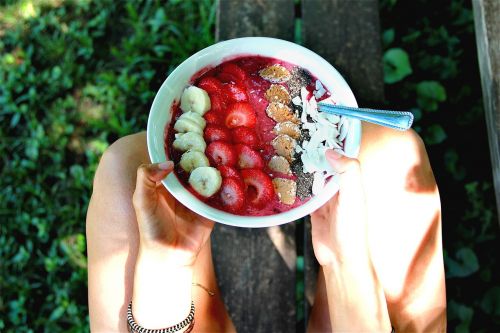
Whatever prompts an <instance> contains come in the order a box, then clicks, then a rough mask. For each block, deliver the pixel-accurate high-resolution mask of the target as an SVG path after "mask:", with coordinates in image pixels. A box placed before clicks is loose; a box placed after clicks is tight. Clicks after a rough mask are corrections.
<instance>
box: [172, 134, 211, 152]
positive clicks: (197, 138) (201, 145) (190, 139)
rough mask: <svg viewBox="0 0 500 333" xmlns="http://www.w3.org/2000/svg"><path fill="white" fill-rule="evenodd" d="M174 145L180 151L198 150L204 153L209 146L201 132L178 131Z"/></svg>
mask: <svg viewBox="0 0 500 333" xmlns="http://www.w3.org/2000/svg"><path fill="white" fill-rule="evenodd" d="M172 146H173V147H174V148H175V149H177V150H180V151H188V150H196V151H201V152H202V153H203V152H205V148H207V144H206V143H205V140H204V139H203V137H202V136H201V134H199V133H195V132H187V133H176V134H175V140H174V142H173V143H172Z"/></svg>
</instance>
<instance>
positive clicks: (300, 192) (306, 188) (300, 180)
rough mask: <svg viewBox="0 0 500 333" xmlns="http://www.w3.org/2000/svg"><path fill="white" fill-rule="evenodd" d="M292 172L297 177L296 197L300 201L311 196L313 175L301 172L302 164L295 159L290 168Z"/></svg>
mask: <svg viewBox="0 0 500 333" xmlns="http://www.w3.org/2000/svg"><path fill="white" fill-rule="evenodd" d="M290 167H291V169H292V172H293V173H294V174H295V175H296V176H297V180H296V182H297V194H296V195H297V197H299V199H300V200H304V199H306V198H309V197H310V196H311V195H312V184H313V178H314V177H313V174H312V173H304V171H302V162H301V161H300V159H296V160H295V161H294V162H292V165H291V166H290Z"/></svg>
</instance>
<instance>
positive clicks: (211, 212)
mask: <svg viewBox="0 0 500 333" xmlns="http://www.w3.org/2000/svg"><path fill="white" fill-rule="evenodd" d="M249 43H251V44H255V43H259V44H265V45H270V46H271V45H272V46H273V47H277V46H280V47H281V46H282V47H284V48H286V47H289V48H292V49H294V50H295V51H297V52H299V53H301V54H304V56H305V57H307V58H312V59H314V61H313V62H316V63H318V66H320V67H322V68H323V67H324V68H327V69H328V70H327V72H328V73H329V75H332V77H334V80H335V81H337V83H338V84H339V85H340V89H342V93H343V96H342V97H343V101H342V104H343V105H347V106H353V107H357V102H356V99H355V97H354V94H353V93H352V90H351V89H350V87H349V85H348V84H347V82H346V80H345V79H344V78H343V77H342V75H341V74H340V73H339V72H338V71H337V69H336V68H335V67H333V66H332V65H331V64H330V63H328V62H327V61H326V60H325V59H324V58H322V57H321V56H319V55H318V54H316V53H314V52H313V51H311V50H309V49H307V48H305V47H303V46H301V45H298V44H295V43H292V42H289V41H285V40H282V39H277V38H271V37H242V38H235V39H230V40H226V41H221V42H218V43H215V44H212V45H210V46H208V47H206V48H204V49H202V50H200V51H198V52H196V53H194V54H193V55H191V56H190V57H189V58H187V59H186V60H184V61H183V62H182V63H181V64H180V65H178V66H177V67H176V68H175V69H174V70H173V71H172V72H171V73H170V75H168V76H167V78H166V79H165V80H164V81H163V83H162V85H161V86H160V88H159V89H158V91H157V92H156V95H155V98H154V100H153V103H152V105H151V108H150V111H149V115H148V122H147V148H148V154H149V158H150V160H151V163H159V162H162V161H164V160H165V159H162V158H161V156H158V155H157V154H156V153H155V150H154V149H153V148H152V147H153V145H154V144H155V141H156V140H155V138H156V136H155V135H154V134H155V130H157V129H156V128H154V120H153V117H154V115H155V114H156V113H158V112H159V111H156V110H165V108H161V107H160V106H161V105H162V104H163V101H160V99H161V95H164V94H166V92H165V91H166V90H169V89H168V86H169V84H171V82H170V81H172V80H173V79H175V78H176V77H177V76H179V75H180V73H181V72H182V71H183V70H185V67H188V65H189V64H192V63H196V62H197V59H202V58H205V57H209V56H210V54H211V52H213V51H214V50H217V49H220V50H225V49H226V48H231V47H236V46H238V45H242V44H244V45H246V44H249ZM240 55H242V56H244V55H250V56H252V55H255V56H258V55H262V51H258V50H256V51H255V52H244V53H243V52H242V53H240ZM237 57H238V53H235V54H231V55H229V56H226V57H224V56H223V57H219V58H218V59H219V62H218V63H217V62H215V63H213V62H212V63H213V65H214V66H217V65H219V64H220V63H222V62H224V61H227V59H229V58H237ZM284 61H287V62H290V63H293V61H288V60H284ZM296 65H298V66H301V65H300V64H296ZM204 67H206V66H204ZM301 67H302V66H301ZM199 70H201V69H199ZM199 70H198V72H199ZM325 71H326V70H325ZM196 73H197V72H193V73H191V74H190V78H192V76H193V75H195V74H196ZM316 74H317V73H313V75H314V76H316V77H318V76H317V75H316ZM321 82H322V83H323V81H322V80H321ZM329 90H330V91H332V90H331V89H329ZM178 99H179V97H177V98H175V97H174V98H173V101H172V102H174V101H176V100H178ZM170 108H171V103H170V104H169V110H170ZM349 121H350V131H352V130H354V131H356V132H357V134H358V135H356V136H353V135H348V139H349V140H353V141H352V142H350V144H349V146H352V147H353V149H352V150H351V151H349V152H346V155H348V156H350V157H357V155H358V153H359V147H360V143H361V124H360V122H359V121H358V120H355V119H349ZM168 123H169V122H168V120H167V123H165V124H163V131H164V130H165V126H166V125H167V124H168ZM161 142H162V143H163V142H164V140H162V141H161ZM346 146H348V145H346ZM162 149H163V151H164V144H162ZM160 155H161V153H160ZM164 158H166V155H165V157H164ZM335 178H336V177H335V176H334V179H333V181H329V182H328V183H327V184H326V185H325V188H324V189H323V191H322V193H320V194H318V195H316V196H314V197H312V198H310V199H309V200H308V201H307V202H306V203H304V204H302V205H300V206H298V207H295V208H292V209H290V210H288V211H286V212H282V213H279V214H273V215H267V216H243V215H235V214H231V213H228V212H225V211H222V210H219V209H216V208H214V207H211V206H209V205H208V204H206V203H204V202H202V201H201V200H199V199H198V198H196V197H195V196H194V195H193V194H192V193H190V192H189V191H188V190H187V189H186V188H185V187H184V185H182V184H181V183H180V181H179V180H178V178H177V176H176V175H175V174H174V172H172V173H171V174H169V175H168V176H167V177H166V178H165V179H163V180H162V184H163V186H165V188H166V189H167V190H168V191H169V192H170V193H171V195H173V196H174V197H175V199H176V200H178V201H180V202H181V203H182V204H183V205H184V206H186V207H187V208H188V209H190V210H192V211H193V212H195V213H197V214H198V215H201V216H203V217H206V218H208V219H210V220H213V221H216V222H219V223H222V224H226V225H231V226H236V227H246V228H261V227H270V226H276V225H281V224H285V223H289V222H293V221H296V220H298V219H301V218H303V217H304V216H307V215H309V214H311V213H312V212H314V211H315V210H316V209H318V208H320V207H321V206H323V205H324V204H325V203H326V202H327V201H328V200H329V199H330V198H331V197H332V196H333V195H335V193H337V191H338V180H337V179H335Z"/></svg>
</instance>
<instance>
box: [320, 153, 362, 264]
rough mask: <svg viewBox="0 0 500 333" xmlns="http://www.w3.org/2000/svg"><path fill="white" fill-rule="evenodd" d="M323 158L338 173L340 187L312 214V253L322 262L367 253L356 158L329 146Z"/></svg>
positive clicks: (359, 171) (326, 262)
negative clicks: (339, 152) (341, 153)
mask: <svg viewBox="0 0 500 333" xmlns="http://www.w3.org/2000/svg"><path fill="white" fill-rule="evenodd" d="M326 158H327V160H328V162H329V163H330V165H331V166H332V167H333V169H334V170H335V171H336V172H337V173H338V174H339V175H340V183H339V186H340V189H339V192H338V193H337V194H335V196H334V197H333V198H332V199H330V201H328V202H327V203H326V204H325V205H324V206H323V207H321V208H319V209H318V210H317V211H315V212H314V213H312V214H311V223H312V231H311V234H312V243H313V248H314V254H315V256H316V259H317V260H318V262H319V264H320V265H322V266H327V265H330V264H331V263H333V262H335V263H343V262H345V261H346V260H349V261H352V260H353V259H356V258H357V257H358V258H359V257H360V256H361V258H360V259H362V260H366V259H367V256H368V241H367V223H366V206H365V195H364V190H363V185H362V180H361V169H360V165H359V162H358V160H357V159H353V158H349V157H346V156H343V155H340V154H338V153H337V152H334V151H333V150H328V151H327V152H326Z"/></svg>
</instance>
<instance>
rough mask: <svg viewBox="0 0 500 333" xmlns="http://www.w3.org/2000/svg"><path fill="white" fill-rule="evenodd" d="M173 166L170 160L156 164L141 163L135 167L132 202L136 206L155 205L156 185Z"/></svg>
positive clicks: (146, 206)
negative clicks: (135, 174) (135, 178)
mask: <svg viewBox="0 0 500 333" xmlns="http://www.w3.org/2000/svg"><path fill="white" fill-rule="evenodd" d="M173 168H174V163H173V162H172V161H166V162H162V163H156V164H142V165H140V166H139V168H138V169H137V180H136V185H135V192H134V197H133V203H134V206H135V207H136V208H139V209H144V208H148V207H149V206H150V205H156V200H157V192H156V186H157V184H158V182H159V181H161V180H162V179H163V178H165V177H166V176H167V175H168V174H169V173H170V172H172V170H173Z"/></svg>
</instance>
